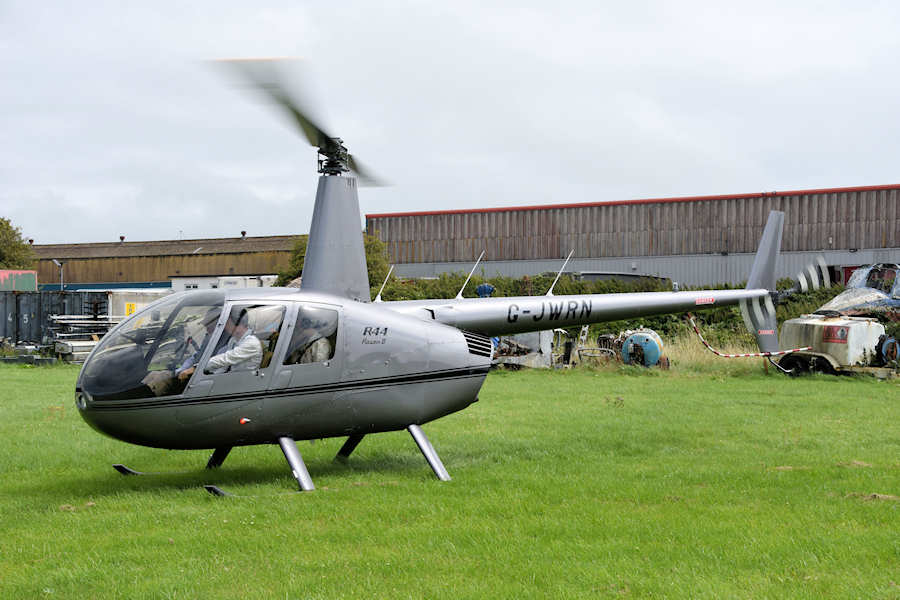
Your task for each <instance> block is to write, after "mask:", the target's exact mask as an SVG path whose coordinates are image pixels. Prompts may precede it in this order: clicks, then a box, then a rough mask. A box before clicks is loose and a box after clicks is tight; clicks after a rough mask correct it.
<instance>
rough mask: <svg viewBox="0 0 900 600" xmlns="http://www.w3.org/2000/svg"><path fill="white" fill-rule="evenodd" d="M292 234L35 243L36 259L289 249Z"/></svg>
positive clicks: (280, 250) (291, 247) (239, 252)
mask: <svg viewBox="0 0 900 600" xmlns="http://www.w3.org/2000/svg"><path fill="white" fill-rule="evenodd" d="M298 237H299V236H296V235H272V236H264V237H243V238H241V237H236V238H211V239H199V240H161V241H151V242H99V243H90V244H35V245H34V246H32V247H33V248H34V253H35V256H36V257H37V258H38V259H43V260H49V259H51V258H57V259H70V258H122V257H133V256H182V255H190V254H196V255H202V254H244V253H248V252H290V251H291V249H293V247H294V242H295V241H296V239H297V238H298Z"/></svg>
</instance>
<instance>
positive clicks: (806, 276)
mask: <svg viewBox="0 0 900 600" xmlns="http://www.w3.org/2000/svg"><path fill="white" fill-rule="evenodd" d="M830 287H831V277H830V276H829V275H828V267H827V266H826V265H825V259H824V258H822V256H817V257H816V261H815V262H813V263H810V264H808V265H806V268H805V269H804V270H803V271H800V273H798V274H797V289H799V290H800V291H801V292H808V291H809V290H810V289H813V290H817V289H819V288H825V289H828V288H830Z"/></svg>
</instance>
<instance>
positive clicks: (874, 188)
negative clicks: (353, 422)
mask: <svg viewBox="0 0 900 600" xmlns="http://www.w3.org/2000/svg"><path fill="white" fill-rule="evenodd" d="M880 190H900V184H891V185H864V186H856V187H843V188H821V189H813V190H793V191H786V192H753V193H749V194H725V195H716V196H681V197H675V198H644V199H639V200H613V201H609V202H578V203H573V204H540V205H533V206H500V207H496V208H469V209H462V210H428V211H419V212H396V213H377V214H367V215H366V219H382V218H388V217H414V216H425V215H460V214H472V213H494V212H512V211H521V210H552V209H559V208H587V207H591V206H622V205H629V204H658V203H672V202H703V201H709V200H734V199H738V198H769V197H776V198H777V197H783V196H800V195H810V194H839V193H847V192H869V191H880Z"/></svg>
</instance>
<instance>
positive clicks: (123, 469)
mask: <svg viewBox="0 0 900 600" xmlns="http://www.w3.org/2000/svg"><path fill="white" fill-rule="evenodd" d="M229 452H231V446H225V447H222V448H216V449H215V451H214V452H213V453H212V456H210V457H209V460H208V461H207V462H206V468H207V469H218V468H219V467H221V466H222V463H223V462H225V459H226V458H227V457H228V453H229ZM112 467H113V469H115V470H116V471H118V472H119V473H121V474H122V475H180V474H183V473H191V471H168V472H158V473H152V472H149V471H136V470H134V469H132V468H131V467H127V466H125V465H123V464H120V463H116V464H114V465H113V466H112Z"/></svg>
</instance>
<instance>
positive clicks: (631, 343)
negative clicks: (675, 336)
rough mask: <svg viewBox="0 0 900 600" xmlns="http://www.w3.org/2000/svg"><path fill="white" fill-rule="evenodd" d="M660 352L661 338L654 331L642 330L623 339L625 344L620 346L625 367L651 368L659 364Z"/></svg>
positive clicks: (661, 346) (661, 350)
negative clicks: (639, 366) (632, 365)
mask: <svg viewBox="0 0 900 600" xmlns="http://www.w3.org/2000/svg"><path fill="white" fill-rule="evenodd" d="M662 352H663V343H662V338H660V337H659V335H658V334H657V333H656V332H655V331H653V330H651V329H644V330H641V331H636V332H634V333H632V334H631V335H629V336H628V337H627V338H625V343H623V344H622V361H623V362H624V363H625V364H626V365H631V364H635V365H641V366H644V367H652V366H654V365H656V364H657V363H659V359H660V358H661V357H662Z"/></svg>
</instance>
